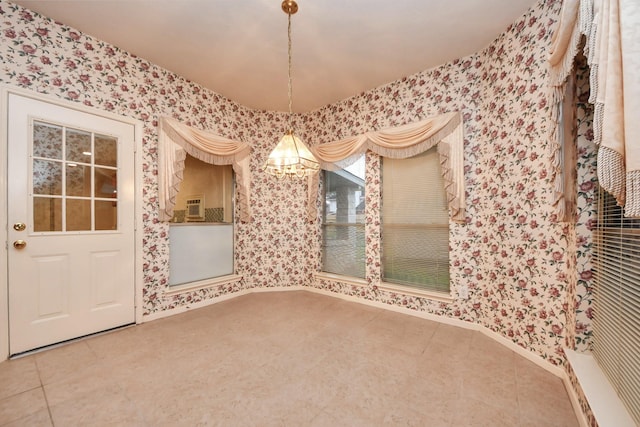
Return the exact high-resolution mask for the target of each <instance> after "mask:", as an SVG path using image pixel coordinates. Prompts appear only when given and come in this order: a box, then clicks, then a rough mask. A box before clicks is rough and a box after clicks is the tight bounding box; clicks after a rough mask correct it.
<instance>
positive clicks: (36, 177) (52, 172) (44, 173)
mask: <svg viewBox="0 0 640 427" xmlns="http://www.w3.org/2000/svg"><path fill="white" fill-rule="evenodd" d="M33 194H47V195H56V196H60V195H62V163H60V162H51V161H48V160H37V159H36V160H34V161H33Z"/></svg>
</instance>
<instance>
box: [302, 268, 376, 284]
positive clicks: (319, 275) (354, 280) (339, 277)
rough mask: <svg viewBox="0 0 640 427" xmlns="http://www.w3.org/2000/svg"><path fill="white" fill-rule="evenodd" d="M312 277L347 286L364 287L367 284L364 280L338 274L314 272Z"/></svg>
mask: <svg viewBox="0 0 640 427" xmlns="http://www.w3.org/2000/svg"><path fill="white" fill-rule="evenodd" d="M313 277H314V278H316V279H320V280H331V281H333V282H340V283H346V284H348V285H353V286H360V287H366V286H368V283H367V281H366V280H365V279H360V278H359V277H352V276H342V275H340V274H333V273H327V272H324V271H316V272H314V273H313Z"/></svg>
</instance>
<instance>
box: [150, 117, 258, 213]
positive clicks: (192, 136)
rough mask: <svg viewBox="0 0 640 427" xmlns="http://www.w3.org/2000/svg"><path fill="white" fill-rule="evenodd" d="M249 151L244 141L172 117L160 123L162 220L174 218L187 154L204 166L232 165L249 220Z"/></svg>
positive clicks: (159, 178) (239, 202)
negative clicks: (225, 136) (208, 164)
mask: <svg viewBox="0 0 640 427" xmlns="http://www.w3.org/2000/svg"><path fill="white" fill-rule="evenodd" d="M250 152H251V147H250V146H249V145H248V144H246V143H244V142H238V141H233V140H231V139H227V138H224V137H222V136H219V135H214V134H212V133H209V132H205V131H202V130H199V129H195V128H192V127H190V126H187V125H185V124H183V123H180V122H178V121H177V120H174V119H171V118H169V117H161V118H160V120H159V124H158V187H159V188H158V191H159V198H160V200H159V203H160V221H170V220H171V218H172V217H173V208H174V207H175V204H176V195H177V194H178V190H179V188H180V183H181V182H182V178H183V171H184V161H185V158H186V156H187V153H188V154H190V155H191V156H193V157H195V158H197V159H199V160H202V161H203V162H205V163H210V164H213V165H232V166H233V171H234V172H235V179H236V186H237V189H238V200H237V203H238V205H239V210H240V220H241V221H244V222H248V221H250V220H251V210H250V206H249V191H250V186H251V175H250V171H249V160H250V159H249V154H250Z"/></svg>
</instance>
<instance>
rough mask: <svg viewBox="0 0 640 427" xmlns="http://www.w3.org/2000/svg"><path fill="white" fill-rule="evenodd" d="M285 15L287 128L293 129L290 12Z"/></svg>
mask: <svg viewBox="0 0 640 427" xmlns="http://www.w3.org/2000/svg"><path fill="white" fill-rule="evenodd" d="M287 17H288V21H289V22H288V26H287V40H288V41H289V50H288V51H287V54H288V61H289V62H288V63H289V69H288V75H289V86H288V89H289V129H293V108H292V105H293V84H292V83H291V12H289V13H287Z"/></svg>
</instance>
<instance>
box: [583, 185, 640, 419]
mask: <svg viewBox="0 0 640 427" xmlns="http://www.w3.org/2000/svg"><path fill="white" fill-rule="evenodd" d="M594 249H595V251H594V258H595V259H594V261H595V262H594V273H595V275H594V279H595V286H594V314H595V315H594V322H593V336H594V340H593V341H594V345H593V354H594V356H595V358H596V360H597V361H598V364H599V365H600V367H601V368H602V370H603V371H604V372H605V375H606V376H607V377H608V378H609V380H610V381H611V384H612V385H613V387H614V388H615V390H616V391H617V393H618V395H619V396H620V399H621V400H622V401H623V402H624V404H625V405H626V406H627V409H628V410H629V413H630V414H631V416H632V417H633V418H634V420H635V422H636V423H638V424H640V363H639V362H638V355H639V354H640V219H630V218H624V216H623V210H622V208H620V207H619V206H617V204H616V201H615V199H614V198H613V197H612V196H611V195H610V194H609V193H607V192H606V191H604V190H603V189H602V188H600V190H599V194H598V226H597V229H596V232H595V239H594Z"/></svg>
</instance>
